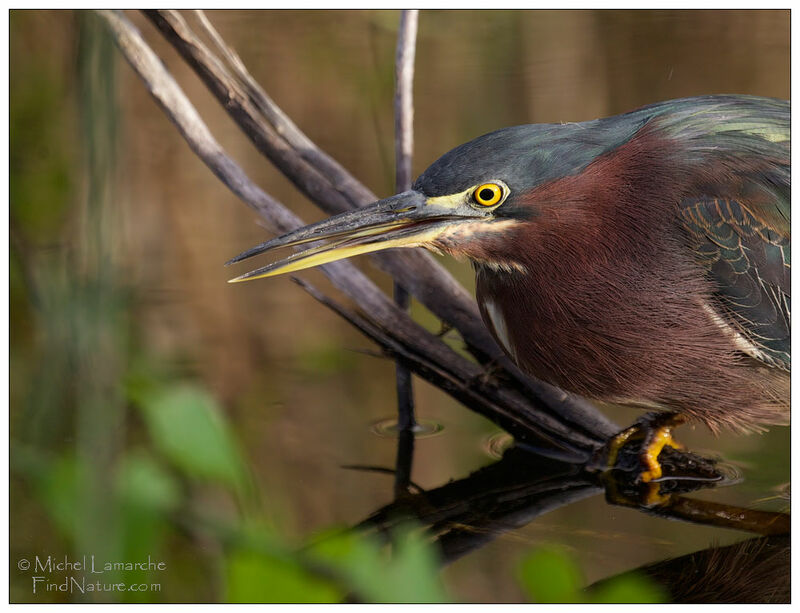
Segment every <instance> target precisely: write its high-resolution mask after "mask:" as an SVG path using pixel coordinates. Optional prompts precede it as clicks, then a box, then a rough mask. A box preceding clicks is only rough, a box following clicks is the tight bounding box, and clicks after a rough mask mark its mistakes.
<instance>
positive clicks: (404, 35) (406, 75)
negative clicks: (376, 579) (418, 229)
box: [394, 9, 419, 489]
mask: <svg viewBox="0 0 800 613" xmlns="http://www.w3.org/2000/svg"><path fill="white" fill-rule="evenodd" d="M418 16H419V11H417V10H414V9H411V10H405V11H401V12H400V27H399V28H398V31H397V53H396V55H395V65H394V80H395V97H394V145H395V147H394V150H395V191H396V192H398V193H399V192H404V191H406V190H409V189H411V154H412V151H413V149H414V97H413V84H414V52H415V49H416V42H417V18H418ZM394 302H395V304H396V305H397V306H398V307H399V308H401V309H403V310H404V311H408V307H409V306H410V304H411V296H409V294H408V292H407V291H406V289H405V288H404V287H403V286H402V284H400V283H399V282H397V281H395V282H394ZM395 378H396V380H397V426H398V430H400V431H401V432H402V431H407V430H411V429H413V427H414V425H415V423H416V422H415V419H414V392H413V389H412V386H411V374H410V373H409V372H408V369H407V368H406V367H405V366H404V365H403V363H402V362H400V361H398V362H397V366H396V367H395ZM408 440H409V444H410V445H413V437H411V438H409V439H408ZM400 455H401V454H400V453H399V452H398V457H399V456H400ZM403 455H404V456H405V457H407V458H409V461H408V464H409V465H408V466H406V467H405V469H406V470H405V471H403V472H405V473H407V474H408V475H407V476H410V473H411V466H410V457H411V454H409V453H406V454H403ZM398 464H400V463H399V462H398ZM400 472H401V471H400V470H398V473H400ZM398 481H402V479H401V476H400V475H399V474H398ZM396 489H397V488H396Z"/></svg>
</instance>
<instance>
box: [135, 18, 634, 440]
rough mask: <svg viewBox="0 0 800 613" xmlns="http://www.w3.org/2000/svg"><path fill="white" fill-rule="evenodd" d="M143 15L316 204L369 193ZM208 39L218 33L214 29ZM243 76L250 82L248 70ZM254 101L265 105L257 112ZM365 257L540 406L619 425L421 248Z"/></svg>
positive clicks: (590, 422) (351, 200) (204, 57)
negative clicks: (518, 344)
mask: <svg viewBox="0 0 800 613" xmlns="http://www.w3.org/2000/svg"><path fill="white" fill-rule="evenodd" d="M145 14H146V15H147V16H148V17H149V18H150V19H151V20H152V21H153V23H155V25H156V26H157V27H158V28H159V29H160V30H161V32H162V33H163V34H164V36H165V37H166V38H167V40H169V41H170V43H172V45H173V46H174V47H175V48H176V49H177V50H178V52H179V53H180V54H181V55H182V56H183V57H184V59H185V60H186V61H187V63H188V64H189V65H190V66H191V67H192V68H193V69H194V70H195V72H196V73H197V74H198V75H199V76H200V78H201V79H202V80H203V81H204V82H205V83H206V85H207V86H208V88H209V90H210V91H211V92H212V93H213V94H214V95H215V96H216V97H217V99H218V100H219V101H220V103H221V104H222V105H223V106H224V107H225V109H226V110H227V111H228V113H229V114H230V115H231V117H232V118H233V119H234V121H236V123H237V124H238V125H239V127H240V128H241V129H242V131H243V132H244V133H245V135H247V136H248V138H250V139H251V140H252V142H253V143H254V144H255V145H256V147H257V148H258V149H259V151H261V152H262V153H264V154H265V155H266V156H267V157H268V158H269V159H270V160H272V161H273V163H274V164H275V165H276V166H277V167H278V168H279V169H280V170H281V171H282V172H283V173H284V174H285V175H286V176H287V177H289V179H291V180H292V181H293V182H294V183H295V185H297V186H298V187H299V188H300V189H301V190H302V191H303V192H304V193H305V194H306V195H308V196H309V197H310V198H311V199H312V200H313V201H314V202H315V203H316V204H318V205H319V206H320V207H321V208H322V209H323V210H325V211H327V212H328V213H337V212H341V211H343V210H348V209H350V208H353V207H355V206H359V205H364V204H367V203H369V202H371V201H373V200H374V199H375V196H374V195H373V194H372V193H371V192H369V190H367V189H366V188H365V187H363V186H361V188H360V189H359V188H358V187H356V186H357V185H360V184H359V183H358V182H357V181H356V179H355V178H353V177H352V176H351V175H349V174H348V173H347V172H346V171H345V170H344V169H343V168H342V167H341V166H339V165H338V164H337V163H335V162H333V160H331V159H330V158H329V157H328V156H327V155H326V154H324V153H323V152H321V150H319V149H318V148H317V147H316V146H315V145H313V143H311V141H310V140H309V139H308V138H307V137H306V136H305V135H302V132H301V131H300V130H299V129H298V128H297V126H295V125H294V124H293V123H292V122H291V121H289V120H288V118H286V115H285V114H284V113H283V112H282V111H280V109H278V108H277V107H276V106H275V104H274V102H272V101H271V100H270V99H269V98H268V97H267V96H266V94H263V92H260V88H257V86H252V85H251V86H244V85H242V84H241V82H240V81H241V80H242V79H234V78H231V76H230V75H229V74H228V72H227V71H226V69H225V68H224V67H223V65H222V62H221V61H220V60H219V59H218V58H216V57H215V56H214V55H213V54H212V53H211V51H210V50H209V49H208V48H207V47H206V46H205V45H204V44H203V42H202V41H201V40H200V39H199V38H198V37H197V36H196V35H195V34H194V33H193V32H192V30H191V29H190V28H189V26H188V24H187V23H186V21H185V20H184V19H183V18H182V17H181V16H180V15H179V14H178V13H176V12H174V11H145ZM216 38H217V39H219V35H218V34H217V36H216ZM230 53H233V52H232V51H230ZM225 55H228V54H225ZM238 64H241V60H239V61H238ZM244 80H245V81H248V82H251V83H252V77H249V75H247V78H244ZM259 92H260V93H259ZM254 100H257V102H254ZM262 108H264V109H267V111H264V112H260V109H262ZM272 122H274V123H272ZM371 257H372V258H373V259H374V260H375V261H376V262H377V263H378V266H379V267H380V268H381V269H382V270H384V271H385V272H388V273H389V274H391V275H392V276H393V277H394V279H395V280H397V281H398V282H399V283H401V284H402V285H403V287H404V288H406V290H408V291H409V292H410V293H411V294H412V295H413V296H415V297H416V298H417V299H418V300H419V301H420V302H421V303H422V304H424V305H425V306H426V307H427V308H428V309H430V310H431V312H433V313H434V314H435V315H437V316H438V317H440V318H441V319H442V320H443V321H445V322H447V323H448V324H450V325H452V326H453V327H454V328H455V329H457V330H458V331H459V333H460V334H461V337H462V338H463V339H464V341H465V342H466V344H467V347H468V349H469V350H470V351H471V352H472V353H473V355H475V356H476V357H477V358H478V360H479V361H481V362H482V363H484V364H485V363H493V364H495V365H497V366H498V367H499V370H500V371H503V372H502V376H503V378H504V380H505V381H506V385H510V386H512V387H514V388H516V389H517V390H519V391H520V392H521V393H523V394H525V395H526V396H528V397H529V398H530V399H531V401H532V402H533V403H535V404H536V406H537V407H538V410H539V411H540V412H547V413H549V414H550V415H551V416H553V417H554V418H555V419H557V420H559V421H564V422H566V423H569V424H570V427H573V428H577V429H580V430H581V431H583V432H585V433H586V434H587V435H589V436H590V437H596V436H600V437H607V436H611V435H612V434H614V433H615V432H617V431H618V430H619V428H618V427H617V426H616V425H615V424H614V423H613V422H611V421H610V420H609V419H608V418H607V417H605V415H603V414H602V413H600V412H599V411H598V410H597V409H596V408H595V407H594V406H593V405H592V404H591V403H589V402H587V401H586V400H585V399H583V398H580V397H578V396H574V395H572V394H568V393H566V392H564V391H563V390H560V389H558V388H555V387H553V386H550V385H548V384H546V383H544V382H542V381H538V380H536V379H533V378H532V377H528V376H526V375H524V374H523V373H522V372H521V371H520V370H519V369H518V368H517V367H516V366H515V365H514V364H513V363H512V362H511V360H509V359H508V357H506V355H505V354H504V353H503V352H502V350H501V349H500V348H499V347H498V346H497V344H496V343H495V342H494V339H493V338H492V337H491V335H490V334H489V332H488V331H487V330H486V327H485V326H484V325H483V322H482V321H481V319H480V315H479V313H478V308H477V305H476V304H475V300H474V299H473V298H472V296H470V295H469V293H468V292H467V291H466V290H465V289H464V288H463V287H462V286H461V285H460V284H459V283H458V282H457V281H456V280H455V279H453V277H452V276H451V275H450V274H449V273H448V272H447V271H445V270H444V269H443V268H442V267H441V266H439V265H438V264H436V262H434V260H433V259H432V258H431V257H430V256H429V255H428V254H426V253H422V252H420V251H419V250H409V249H404V250H392V251H382V252H378V253H375V254H372V256H371Z"/></svg>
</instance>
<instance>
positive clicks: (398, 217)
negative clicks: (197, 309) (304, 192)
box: [226, 191, 474, 283]
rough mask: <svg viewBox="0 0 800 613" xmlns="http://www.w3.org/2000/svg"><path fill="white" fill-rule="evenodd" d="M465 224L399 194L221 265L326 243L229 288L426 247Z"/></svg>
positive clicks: (447, 211)
mask: <svg viewBox="0 0 800 613" xmlns="http://www.w3.org/2000/svg"><path fill="white" fill-rule="evenodd" d="M459 208H460V207H459ZM468 219H474V217H473V216H472V215H469V213H467V215H465V214H464V213H463V212H462V211H457V209H456V208H454V207H448V206H441V205H438V204H431V203H430V202H429V201H428V200H427V198H426V197H425V195H424V194H421V193H419V192H416V191H407V192H403V193H401V194H397V195H395V196H392V197H390V198H386V199H385V200H379V201H378V202H375V203H374V204H371V205H368V206H366V207H364V208H361V209H357V210H355V211H348V212H347V213H341V214H340V215H334V216H333V217H331V218H329V219H326V220H324V221H320V222H318V223H314V224H311V225H308V226H305V227H303V228H299V229H297V230H294V231H293V232H289V233H288V234H284V235H283V236H279V237H277V238H274V239H272V240H269V241H267V242H265V243H262V244H260V245H258V246H256V247H253V248H252V249H249V250H247V251H245V252H244V253H242V254H240V255H237V256H236V257H235V258H233V259H232V260H230V261H229V262H227V263H226V265H227V264H233V263H235V262H240V261H242V260H245V259H247V258H250V257H253V256H255V255H258V254H261V253H264V252H266V251H270V250H272V249H277V248H279V247H293V246H296V245H302V244H305V243H311V242H315V241H319V240H327V241H330V242H328V243H324V244H322V245H314V246H311V247H309V248H308V249H304V250H303V251H299V252H297V253H295V254H293V255H290V256H289V257H287V258H284V259H282V260H279V261H277V262H273V263H272V264H268V265H267V266H264V267H263V268H259V269H258V270H254V271H252V272H248V273H246V274H244V275H241V276H239V277H236V278H235V279H231V280H230V281H229V283H238V282H240V281H250V280H253V279H261V278H264V277H273V276H276V275H282V274H285V273H290V272H296V271H298V270H304V269H306V268H311V267H313V266H320V265H322V264H328V263H330V262H335V261H336V260H341V259H344V258H349V257H352V256H355V255H361V254H363V253H371V252H373V251H382V250H384V249H389V248H392V247H423V246H426V245H430V244H431V243H432V242H433V241H434V240H435V239H436V237H437V236H439V235H440V234H441V233H442V232H443V231H445V230H446V229H447V228H448V227H450V226H452V224H453V222H454V221H456V220H468Z"/></svg>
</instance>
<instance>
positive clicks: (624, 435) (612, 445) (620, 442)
mask: <svg viewBox="0 0 800 613" xmlns="http://www.w3.org/2000/svg"><path fill="white" fill-rule="evenodd" d="M638 432H639V426H631V427H630V428H628V429H626V430H623V431H622V432H620V433H619V434H617V435H615V436H614V438H612V439H611V440H610V441H609V442H608V460H607V466H608V468H609V469H611V468H614V465H615V464H616V463H617V456H619V452H620V449H622V447H623V446H624V445H625V443H627V442H628V440H630V438H631V437H632V436H633V435H634V434H637V433H638Z"/></svg>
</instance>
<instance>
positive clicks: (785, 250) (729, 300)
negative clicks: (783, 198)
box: [681, 199, 791, 370]
mask: <svg viewBox="0 0 800 613" xmlns="http://www.w3.org/2000/svg"><path fill="white" fill-rule="evenodd" d="M681 216H682V218H683V222H684V227H685V228H686V229H687V231H688V233H689V235H690V237H691V238H692V243H693V244H692V246H693V248H694V252H695V254H696V255H697V259H698V261H699V262H700V263H701V264H703V266H704V267H705V268H706V269H707V270H708V272H709V275H710V277H711V278H712V279H713V280H714V282H715V285H716V288H717V289H716V292H715V294H714V303H713V304H712V305H710V306H711V307H712V308H713V309H714V311H715V312H716V313H717V314H718V315H719V316H721V318H722V319H723V321H725V322H726V323H727V324H728V325H729V326H731V328H732V329H733V331H735V332H736V333H737V334H738V335H739V337H740V338H741V339H742V340H743V341H744V342H743V343H742V346H741V347H740V348H742V349H743V350H744V351H745V352H746V353H748V354H750V355H751V356H753V357H755V358H757V359H759V360H761V361H763V362H765V363H767V364H769V365H771V366H776V367H779V368H784V369H786V370H788V369H789V368H790V366H791V357H790V356H791V353H790V341H791V326H790V311H791V242H790V238H789V236H788V235H787V234H786V233H784V232H780V231H778V229H776V228H773V227H770V226H769V225H768V224H767V223H765V221H764V220H763V219H759V218H758V217H756V216H755V215H754V214H753V213H752V212H751V211H750V210H748V209H747V208H746V207H745V206H744V205H742V204H741V203H739V202H737V201H735V200H727V199H725V200H723V199H713V200H697V201H687V202H684V203H683V206H682V207H681Z"/></svg>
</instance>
